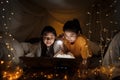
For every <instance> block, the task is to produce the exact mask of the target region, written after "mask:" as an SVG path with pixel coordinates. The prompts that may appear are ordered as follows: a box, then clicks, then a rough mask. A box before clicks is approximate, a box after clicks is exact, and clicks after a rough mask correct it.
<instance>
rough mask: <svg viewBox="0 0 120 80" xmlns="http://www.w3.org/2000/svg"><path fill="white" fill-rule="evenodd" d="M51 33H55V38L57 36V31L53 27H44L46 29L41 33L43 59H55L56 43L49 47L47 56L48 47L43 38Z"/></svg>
mask: <svg viewBox="0 0 120 80" xmlns="http://www.w3.org/2000/svg"><path fill="white" fill-rule="evenodd" d="M49 32H50V33H53V34H54V35H55V37H56V36H57V34H56V31H55V29H54V28H53V27H52V26H45V27H44V29H43V30H42V32H41V56H42V57H53V56H54V49H53V45H54V43H53V44H52V45H51V46H50V47H49V52H48V54H47V46H46V45H45V44H44V42H43V36H44V35H45V34H46V33H49Z"/></svg>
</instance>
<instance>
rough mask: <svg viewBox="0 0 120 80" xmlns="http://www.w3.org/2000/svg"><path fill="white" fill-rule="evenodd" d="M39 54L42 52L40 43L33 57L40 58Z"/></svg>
mask: <svg viewBox="0 0 120 80" xmlns="http://www.w3.org/2000/svg"><path fill="white" fill-rule="evenodd" d="M41 52H42V49H41V42H39V44H38V47H37V50H36V54H35V56H36V57H40V56H41Z"/></svg>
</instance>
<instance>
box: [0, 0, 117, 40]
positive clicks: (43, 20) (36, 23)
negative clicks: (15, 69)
mask: <svg viewBox="0 0 120 80" xmlns="http://www.w3.org/2000/svg"><path fill="white" fill-rule="evenodd" d="M112 2H113V1H112V0H111V1H110V0H105V1H101V0H97V1H96V0H10V3H9V4H10V6H8V7H7V8H8V9H7V11H6V14H2V13H1V15H7V17H11V22H8V21H7V22H8V23H7V25H8V27H9V31H10V33H12V35H13V36H14V37H15V38H16V39H17V40H18V41H25V40H28V39H30V38H33V37H39V35H40V32H41V30H42V29H43V27H44V26H46V25H51V26H53V27H54V28H55V29H56V31H57V33H58V35H59V34H60V33H62V27H63V25H64V23H65V22H66V21H67V20H70V19H73V18H77V19H78V20H79V21H80V23H81V27H82V30H83V32H84V34H85V35H86V36H88V35H89V34H88V29H89V28H88V26H86V23H88V22H89V19H88V18H89V16H88V15H87V12H88V11H92V6H94V5H95V4H97V3H100V4H101V6H102V7H101V8H102V9H103V10H104V11H106V9H108V6H109V5H110V4H112ZM108 10H109V9H108ZM8 12H13V13H14V15H13V16H11V15H10V14H8ZM92 28H95V26H92V25H91V29H92ZM114 28H115V27H114ZM97 29H99V28H96V30H97ZM117 29H118V28H117ZM95 33H96V34H93V38H94V39H93V40H94V41H96V40H98V39H99V36H98V35H99V31H95ZM98 41H99V40H98Z"/></svg>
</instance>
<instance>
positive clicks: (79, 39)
mask: <svg viewBox="0 0 120 80" xmlns="http://www.w3.org/2000/svg"><path fill="white" fill-rule="evenodd" d="M77 41H79V42H82V43H83V42H87V38H86V37H85V36H83V35H79V36H78V38H77Z"/></svg>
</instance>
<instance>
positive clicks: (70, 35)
mask: <svg viewBox="0 0 120 80" xmlns="http://www.w3.org/2000/svg"><path fill="white" fill-rule="evenodd" d="M64 37H65V38H66V39H67V40H68V41H69V42H70V43H74V42H75V41H76V39H77V34H76V33H75V32H72V31H65V32H64Z"/></svg>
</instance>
